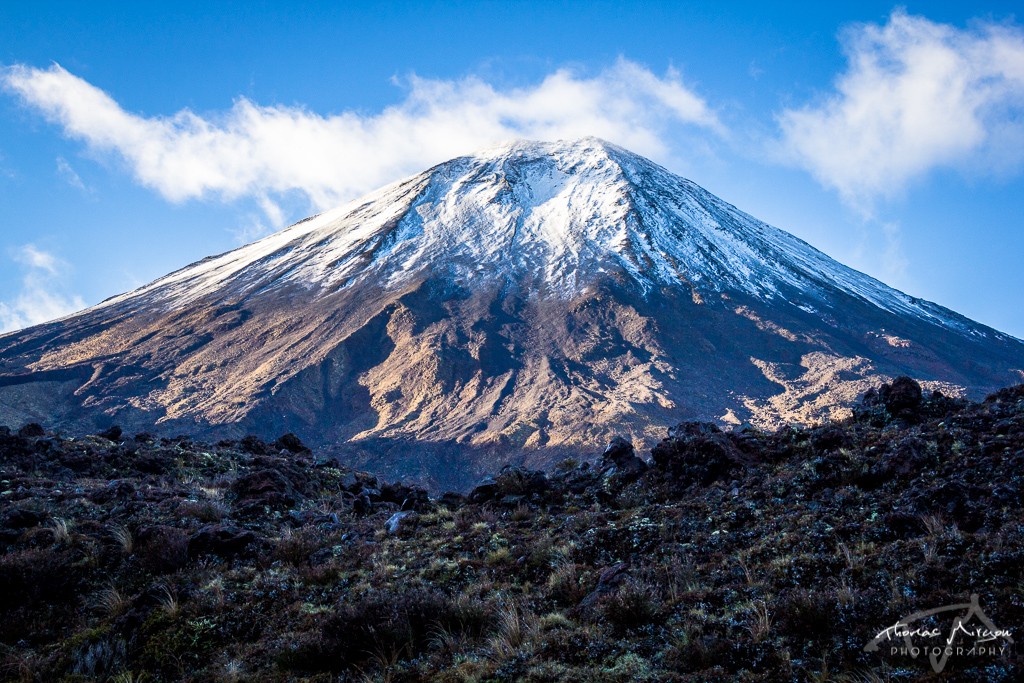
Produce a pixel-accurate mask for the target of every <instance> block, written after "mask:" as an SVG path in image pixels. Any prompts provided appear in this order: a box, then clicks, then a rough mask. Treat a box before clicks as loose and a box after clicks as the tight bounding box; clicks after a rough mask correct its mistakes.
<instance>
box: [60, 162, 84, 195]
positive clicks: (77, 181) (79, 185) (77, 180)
mask: <svg viewBox="0 0 1024 683" xmlns="http://www.w3.org/2000/svg"><path fill="white" fill-rule="evenodd" d="M57 175H59V176H60V177H61V178H63V179H64V181H65V182H67V184H68V185H70V186H71V187H73V188H75V189H76V190H81V191H82V192H86V193H88V192H89V188H88V187H86V185H85V182H84V181H83V180H82V176H80V175H78V172H77V171H76V170H75V169H74V168H72V167H71V164H69V163H68V160H67V159H65V158H64V157H61V156H59V157H57Z"/></svg>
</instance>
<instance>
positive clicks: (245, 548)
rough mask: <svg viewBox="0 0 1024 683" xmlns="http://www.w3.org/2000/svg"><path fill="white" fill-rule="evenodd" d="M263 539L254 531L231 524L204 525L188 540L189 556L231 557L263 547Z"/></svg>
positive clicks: (250, 552)
mask: <svg viewBox="0 0 1024 683" xmlns="http://www.w3.org/2000/svg"><path fill="white" fill-rule="evenodd" d="M262 545H263V544H262V540H261V539H260V538H259V537H258V536H257V535H256V534H255V533H253V532H252V531H248V530H246V529H242V528H239V527H236V526H231V525H229V524H210V525H208V526H204V527H203V528H201V529H200V530H199V531H197V532H196V533H195V534H193V535H192V537H191V538H189V540H188V556H189V557H190V558H196V557H199V556H201V555H217V556H218V557H221V558H224V559H230V558H232V557H235V556H238V555H245V554H252V553H254V552H256V551H258V550H260V549H261V546H262Z"/></svg>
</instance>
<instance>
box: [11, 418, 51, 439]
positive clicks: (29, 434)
mask: <svg viewBox="0 0 1024 683" xmlns="http://www.w3.org/2000/svg"><path fill="white" fill-rule="evenodd" d="M45 435H46V430H45V429H43V426H42V425H41V424H39V423H37V422H29V423H28V424H27V425H25V426H23V427H22V428H21V429H19V430H18V436H21V437H24V438H26V439H34V438H37V437H40V436H45Z"/></svg>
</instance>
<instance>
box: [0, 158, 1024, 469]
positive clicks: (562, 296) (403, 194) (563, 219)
mask: <svg viewBox="0 0 1024 683" xmlns="http://www.w3.org/2000/svg"><path fill="white" fill-rule="evenodd" d="M0 359H2V362H0V421H8V422H13V423H17V422H18V421H19V420H20V421H24V420H27V419H33V418H35V419H42V420H44V421H46V422H48V423H50V424H56V425H63V426H65V427H67V428H70V429H85V428H91V427H95V426H103V425H104V424H105V423H108V422H118V423H121V424H123V425H126V426H129V427H136V426H137V427H138V428H140V429H141V428H152V425H153V424H154V423H157V424H158V426H159V428H160V429H163V430H166V431H170V432H187V433H197V434H203V435H224V436H236V435H239V434H241V433H244V432H247V431H255V432H258V433H262V434H264V435H267V436H270V435H276V434H279V433H281V432H283V431H289V430H290V431H296V432H297V433H299V434H300V435H302V436H303V438H304V439H305V440H307V441H309V442H311V443H314V444H318V445H328V444H335V445H338V448H339V451H343V452H344V453H345V455H346V457H347V458H349V459H350V460H356V461H358V463H359V464H361V465H364V466H366V465H369V466H372V467H375V468H376V469H385V470H387V469H391V470H393V471H394V472H395V473H402V474H413V475H420V476H422V477H423V478H426V479H428V480H434V481H439V480H445V481H449V482H452V481H455V480H456V479H464V478H466V477H470V476H471V471H472V470H473V469H474V468H482V469H489V468H492V467H493V466H494V464H495V462H496V461H502V460H506V459H510V458H511V459H516V458H522V457H526V458H527V459H532V460H533V461H534V462H540V463H543V462H547V461H550V460H551V459H553V458H556V457H561V456H563V455H566V454H570V453H578V452H581V451H582V452H592V451H593V449H594V447H595V446H597V445H599V444H600V443H601V442H602V441H604V440H606V439H607V438H608V437H609V436H610V435H611V434H614V433H620V432H621V433H626V434H629V435H632V436H633V437H634V438H636V439H638V440H642V441H647V442H651V441H653V440H654V439H656V438H659V437H660V436H661V434H660V428H659V427H655V426H654V425H664V424H670V423H672V422H674V421H678V420H681V419H684V418H686V419H693V418H704V419H720V420H722V421H725V422H733V423H739V422H741V421H750V422H753V423H755V424H757V425H760V426H775V425H778V424H781V423H784V422H791V421H792V422H801V423H808V422H813V421H816V420H820V419H822V418H826V417H832V416H839V415H842V414H844V411H845V409H846V408H845V407H846V406H848V405H849V404H850V403H851V402H852V401H853V400H854V399H856V397H857V395H858V394H859V393H860V392H862V391H863V390H864V389H866V388H867V387H868V386H870V385H872V384H875V383H877V382H878V380H879V379H880V378H885V377H887V376H892V375H896V374H910V375H913V376H914V377H916V378H918V379H919V380H922V381H923V382H924V384H925V385H926V386H929V387H931V388H939V387H941V388H942V389H943V390H944V391H947V392H952V393H967V394H971V395H974V396H977V395H980V394H982V393H984V392H986V391H989V390H991V389H993V388H995V387H998V386H1002V385H1005V384H1008V383H1011V382H1014V381H1019V380H1020V378H1021V369H1022V368H1024V344H1022V343H1021V342H1020V341H1019V340H1016V339H1014V338H1012V337H1009V336H1006V335H1003V334H1001V333H999V332H996V331H994V330H992V329H990V328H987V327H984V326H982V325H979V324H977V323H974V322H972V321H970V320H968V319H966V318H964V317H962V316H960V315H958V314H956V313H953V312H952V311H949V310H947V309H944V308H942V307H940V306H937V305H935V304H931V303H928V302H924V301H921V300H918V299H914V298H912V297H908V296H906V295H905V294H902V293H900V292H897V291H895V290H893V289H891V288H889V287H886V286H885V285H883V284H882V283H880V282H878V281H876V280H874V279H872V278H869V277H867V276H865V275H863V274H861V273H858V272H856V271H853V270H851V269H849V268H847V267H845V266H843V265H841V264H839V263H837V262H835V261H834V260H832V259H830V258H828V257H827V256H825V255H824V254H822V253H821V252H819V251H817V250H815V249H813V248H812V247H810V246H809V245H807V244H806V243H804V242H802V241H800V240H798V239H796V238H795V237H793V236H792V235H789V234H788V233H785V232H783V231H781V230H778V229H776V228H772V227H771V226H768V225H766V224H764V223H762V222H760V221H757V220H756V219H754V218H752V217H750V216H748V215H746V214H744V213H742V212H741V211H739V210H737V209H736V208H734V207H732V206H731V205H729V204H727V203H725V202H723V201H722V200H720V199H718V198H716V197H714V196H713V195H711V194H709V193H707V192H706V191H704V190H702V189H701V188H700V187H698V186H697V185H695V184H693V183H691V182H690V181H687V180H684V179H682V178H679V177H678V176H675V175H673V174H671V173H669V172H668V171H666V170H665V169H663V168H661V167H659V166H657V165H656V164H653V163H652V162H650V161H648V160H646V159H643V158H641V157H638V156H636V155H633V154H631V153H629V152H627V151H625V150H622V149H621V148H618V147H615V146H613V145H610V144H608V143H605V142H602V141H600V140H596V139H584V140H580V141H577V142H573V143H551V144H545V143H527V142H521V143H515V144H512V145H506V146H503V147H499V148H495V149H493V150H488V151H486V152H482V153H480V154H478V155H474V156H471V157H464V158H459V159H454V160H452V161H449V162H446V163H444V164H440V165H439V166H436V167H434V168H432V169H429V170H428V171H426V172H424V173H421V174H419V175H416V176H413V177H411V178H407V179H405V180H402V181H400V182H398V183H395V184H393V185H391V186H388V187H386V188H383V189H381V190H379V191H377V192H375V193H372V194H370V195H367V196H366V197H363V198H361V199H358V200H356V201H354V202H351V203H349V204H347V205H345V206H343V207H340V208H338V209H335V210H332V211H329V212H327V213H324V214H321V215H319V216H315V217H313V218H310V219H307V220H305V221H302V222H300V223H297V224H295V225H293V226H291V227H289V228H287V229H285V230H282V231H281V232H278V233H276V234H274V235H271V236H269V237H267V238H265V239H263V240H260V241H258V242H255V243H253V244H251V245H248V246H245V247H242V248H240V249H237V250H234V251H232V252H228V253H226V254H222V255H220V256H216V257H211V258H208V259H205V260H203V261H201V262H199V263H196V264H193V265H191V266H188V267H186V268H183V269H181V270H179V271H177V272H175V273H172V274H170V275H168V276H166V277H164V278H161V279H159V280H157V281H155V282H153V283H151V284H149V285H147V286H145V287H142V288H141V289H138V290H136V291H133V292H130V293H128V294H124V295H121V296H118V297H115V298H113V299H110V300H108V301H105V302H103V303H101V304H100V305H98V306H96V307H93V308H91V309H88V310H86V311H83V312H82V313H79V314H76V315H74V316H71V317H69V318H65V319H63V320H60V321H56V322H53V323H49V324H46V325H42V326H39V327H35V328H32V329H29V330H25V331H22V332H18V333H14V334H11V335H7V336H5V337H0ZM408 439H416V440H418V441H419V442H420V444H419V445H418V446H417V447H416V448H415V449H410V448H409V446H408V443H407V440H408ZM424 454H427V455H426V456H424ZM453 472H454V473H457V474H453ZM456 483H458V482H456Z"/></svg>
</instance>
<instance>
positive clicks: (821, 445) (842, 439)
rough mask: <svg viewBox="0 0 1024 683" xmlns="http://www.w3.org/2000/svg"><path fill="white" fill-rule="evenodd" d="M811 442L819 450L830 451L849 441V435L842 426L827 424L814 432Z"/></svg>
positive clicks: (845, 444) (847, 443)
mask: <svg viewBox="0 0 1024 683" xmlns="http://www.w3.org/2000/svg"><path fill="white" fill-rule="evenodd" d="M811 443H812V444H813V445H814V447H815V448H816V449H818V450H819V451H831V450H835V449H837V448H842V447H843V446H847V445H849V443H850V437H849V435H848V434H847V433H846V430H845V429H843V428H842V427H837V426H835V425H829V426H828V427H824V428H822V429H820V430H818V431H816V432H815V433H814V435H813V436H812V437H811Z"/></svg>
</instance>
